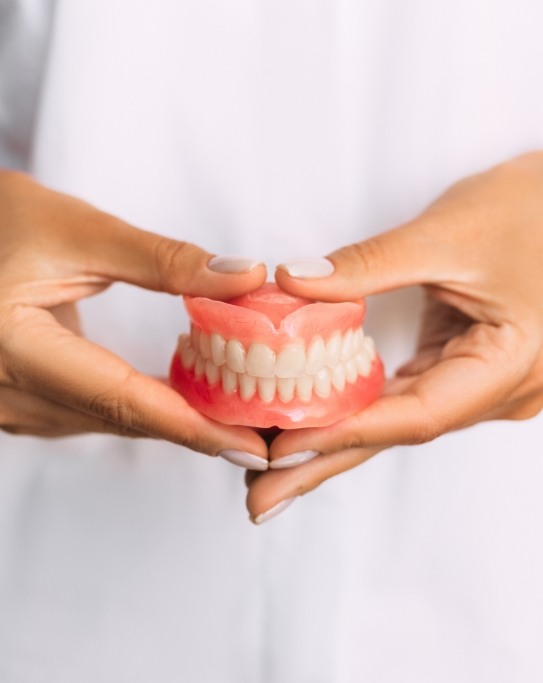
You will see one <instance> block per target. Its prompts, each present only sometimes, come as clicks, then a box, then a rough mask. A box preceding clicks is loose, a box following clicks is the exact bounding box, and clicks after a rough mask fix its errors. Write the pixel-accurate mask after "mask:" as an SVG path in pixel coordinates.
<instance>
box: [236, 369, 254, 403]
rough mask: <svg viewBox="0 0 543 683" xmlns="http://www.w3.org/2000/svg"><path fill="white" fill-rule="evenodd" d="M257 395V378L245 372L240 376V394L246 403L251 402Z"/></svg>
mask: <svg viewBox="0 0 543 683" xmlns="http://www.w3.org/2000/svg"><path fill="white" fill-rule="evenodd" d="M255 393H256V377H253V375H248V374H247V373H246V372H244V373H243V374H242V375H240V376H239V394H240V396H241V398H242V399H243V400H244V401H250V400H251V399H252V398H253V396H254V395H255Z"/></svg>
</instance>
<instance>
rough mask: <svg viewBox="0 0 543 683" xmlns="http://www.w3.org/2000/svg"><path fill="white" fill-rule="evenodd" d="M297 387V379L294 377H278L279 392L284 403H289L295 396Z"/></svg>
mask: <svg viewBox="0 0 543 683" xmlns="http://www.w3.org/2000/svg"><path fill="white" fill-rule="evenodd" d="M295 387H296V380H295V379H294V377H278V378H277V393H278V394H279V398H280V399H281V401H283V403H288V402H289V401H292V399H293V398H294V389H295Z"/></svg>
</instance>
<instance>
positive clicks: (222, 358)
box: [211, 332, 226, 368]
mask: <svg viewBox="0 0 543 683" xmlns="http://www.w3.org/2000/svg"><path fill="white" fill-rule="evenodd" d="M211 358H213V362H214V363H215V365H216V366H217V367H219V368H220V367H221V365H224V364H225V363H226V339H225V338H224V337H223V336H222V335H220V334H217V332H213V333H212V335H211Z"/></svg>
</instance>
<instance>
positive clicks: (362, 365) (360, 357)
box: [354, 348, 371, 377]
mask: <svg viewBox="0 0 543 683" xmlns="http://www.w3.org/2000/svg"><path fill="white" fill-rule="evenodd" d="M354 360H355V363H356V369H357V370H358V372H359V374H360V375H362V377H368V376H369V374H370V372H371V357H370V354H369V353H368V351H367V349H365V348H363V349H362V351H359V352H358V353H357V354H356V356H355V359H354Z"/></svg>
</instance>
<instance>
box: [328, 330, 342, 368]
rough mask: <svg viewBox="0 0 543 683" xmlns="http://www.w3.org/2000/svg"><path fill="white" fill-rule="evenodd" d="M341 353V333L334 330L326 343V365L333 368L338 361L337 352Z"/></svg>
mask: <svg viewBox="0 0 543 683" xmlns="http://www.w3.org/2000/svg"><path fill="white" fill-rule="evenodd" d="M340 353H341V335H340V333H339V332H334V334H333V335H332V336H331V337H330V339H329V340H328V342H327V344H326V365H327V366H328V367H329V368H335V367H336V365H337V364H338V363H339V354H340Z"/></svg>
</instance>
